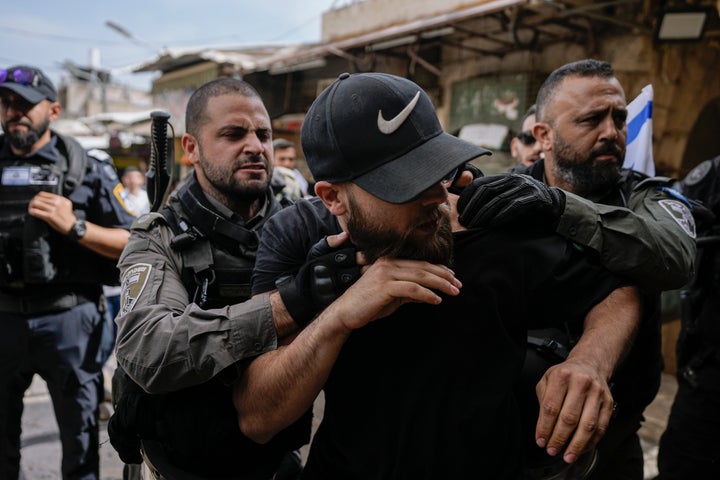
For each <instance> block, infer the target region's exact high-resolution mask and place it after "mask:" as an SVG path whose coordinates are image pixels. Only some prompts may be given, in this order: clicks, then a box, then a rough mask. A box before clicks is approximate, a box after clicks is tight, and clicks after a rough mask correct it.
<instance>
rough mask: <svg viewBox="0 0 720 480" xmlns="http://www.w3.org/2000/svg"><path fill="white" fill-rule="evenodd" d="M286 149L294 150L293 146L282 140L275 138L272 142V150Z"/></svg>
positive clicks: (289, 142) (288, 141)
mask: <svg viewBox="0 0 720 480" xmlns="http://www.w3.org/2000/svg"><path fill="white" fill-rule="evenodd" d="M286 148H295V144H294V143H292V142H291V141H290V140H285V139H284V138H276V139H275V140H273V150H285V149H286Z"/></svg>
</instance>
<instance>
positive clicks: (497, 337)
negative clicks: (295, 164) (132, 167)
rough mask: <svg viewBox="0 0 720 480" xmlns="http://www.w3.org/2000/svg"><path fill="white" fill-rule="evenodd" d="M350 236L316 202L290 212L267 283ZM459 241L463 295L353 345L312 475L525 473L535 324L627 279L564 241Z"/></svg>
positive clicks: (334, 375) (273, 240) (258, 281)
mask: <svg viewBox="0 0 720 480" xmlns="http://www.w3.org/2000/svg"><path fill="white" fill-rule="evenodd" d="M338 231H339V229H338V227H337V223H336V222H335V220H334V218H333V217H332V216H331V215H330V214H329V212H327V211H326V210H325V208H324V206H323V205H322V203H321V202H319V201H318V200H316V199H313V200H311V201H300V202H298V203H297V204H296V205H295V206H293V207H290V208H288V209H285V210H284V211H282V212H280V213H278V214H277V215H276V216H275V217H273V218H271V219H270V220H269V221H268V223H267V224H266V226H265V230H264V234H263V238H262V241H261V246H260V248H259V251H258V258H257V262H256V270H255V276H254V285H255V286H254V287H253V289H254V291H256V292H259V291H262V290H263V289H267V287H268V286H270V288H272V279H273V277H276V276H278V275H279V274H282V273H287V272H291V271H293V270H297V268H298V267H299V265H300V264H302V263H303V261H304V253H303V250H304V249H305V247H306V246H308V245H312V244H314V243H315V242H316V241H317V240H318V239H319V238H321V237H322V235H326V234H328V233H337V232H338ZM299 232H302V233H303V235H299ZM300 236H301V237H303V239H302V240H300V239H299V238H298V237H300ZM454 238H455V252H456V253H455V258H456V262H455V264H454V265H453V269H454V271H455V273H456V276H457V278H458V279H460V280H461V281H462V282H463V288H462V291H461V294H460V295H459V296H457V297H445V298H443V302H442V303H441V304H440V305H437V306H431V305H424V304H406V305H404V306H402V307H401V308H400V309H398V310H397V311H396V312H395V313H394V314H393V315H391V316H390V317H387V318H384V319H381V320H378V321H376V322H373V323H371V324H369V325H367V326H366V327H364V328H362V329H359V330H357V331H355V332H353V334H352V335H351V336H350V338H349V339H348V341H347V342H346V344H345V345H344V347H343V349H342V352H341V353H340V356H339V358H338V360H337V362H336V364H335V366H334V368H333V370H332V372H331V374H330V377H329V379H328V381H327V383H326V385H325V388H324V391H325V413H324V418H323V421H322V424H321V425H320V427H319V429H318V431H317V433H316V435H315V437H314V440H313V443H312V447H311V451H310V456H309V459H308V463H307V466H306V468H305V472H304V474H303V478H308V479H319V478H327V479H339V478H342V479H353V478H357V479H363V480H365V479H380V478H382V479H389V478H392V479H421V478H428V479H440V478H473V477H476V476H477V475H478V474H480V473H481V474H482V476H483V477H484V478H493V479H505V478H507V479H511V478H512V479H516V478H520V475H521V468H522V458H521V457H522V451H523V446H522V435H521V433H520V432H521V426H520V421H519V418H518V417H519V412H518V406H517V404H516V401H515V395H514V391H513V389H514V386H515V382H516V381H517V379H518V376H519V373H520V369H521V367H522V363H523V359H524V355H525V343H526V332H527V327H528V326H529V325H530V326H535V325H545V324H548V323H549V324H552V325H558V324H559V323H560V322H562V321H563V319H567V318H583V317H584V316H585V314H586V313H587V312H588V311H589V310H590V309H591V308H592V306H593V305H594V304H596V303H597V302H598V301H600V300H601V299H602V298H604V297H605V296H606V295H607V294H608V293H609V292H610V291H612V290H613V289H614V288H616V287H618V286H619V285H620V284H621V283H622V282H621V281H620V280H619V279H617V278H615V277H614V276H612V275H610V274H609V273H608V272H607V271H605V270H604V269H602V268H601V267H599V266H597V265H594V264H592V263H590V262H589V261H588V259H587V257H586V256H585V255H584V254H583V252H582V251H580V250H579V249H578V248H577V247H576V246H574V245H573V244H571V243H570V242H567V241H565V240H564V239H562V238H561V237H559V236H549V237H547V236H540V235H539V234H528V235H526V236H521V235H519V234H509V233H506V232H493V231H487V230H473V231H467V232H459V233H456V234H455V236H454ZM304 251H305V252H307V250H304Z"/></svg>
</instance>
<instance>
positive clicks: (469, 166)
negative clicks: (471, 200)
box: [448, 163, 483, 195]
mask: <svg viewBox="0 0 720 480" xmlns="http://www.w3.org/2000/svg"><path fill="white" fill-rule="evenodd" d="M466 170H467V171H468V172H470V173H472V177H473V180H475V179H476V178H478V177H482V176H483V173H482V171H481V170H480V169H479V168H478V167H476V166H475V165H473V164H471V163H466V164H465V165H463V166H462V168H461V169H460V171H459V172H458V174H457V176H458V177H459V176H460V175H461V174H462V172H464V171H466ZM464 189H465V187H458V186H457V185H456V184H455V182H453V183H452V185H450V188H448V192H450V193H452V194H455V195H460V194H461V193H462V191H463V190H464Z"/></svg>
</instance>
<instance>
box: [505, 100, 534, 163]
mask: <svg viewBox="0 0 720 480" xmlns="http://www.w3.org/2000/svg"><path fill="white" fill-rule="evenodd" d="M535 111H536V107H535V105H531V106H530V108H528V110H527V112H525V115H524V116H523V119H522V123H521V129H520V132H519V133H518V134H517V135H515V136H514V137H513V139H512V140H511V141H510V155H512V158H514V159H515V160H516V161H517V162H518V164H519V166H520V167H529V166H530V165H532V164H533V163H535V162H536V161H538V160H539V159H540V157H541V150H540V144H539V143H537V141H536V140H535V137H534V136H533V132H532V130H533V127H534V126H535Z"/></svg>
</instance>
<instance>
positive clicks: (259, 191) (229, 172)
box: [199, 147, 272, 204]
mask: <svg viewBox="0 0 720 480" xmlns="http://www.w3.org/2000/svg"><path fill="white" fill-rule="evenodd" d="M199 153H200V169H201V170H202V171H203V173H204V174H205V178H207V179H208V181H209V182H210V183H211V184H212V186H213V187H214V188H215V189H216V190H217V191H218V193H220V194H221V195H222V196H224V197H225V198H226V199H227V201H228V202H231V204H234V203H245V202H254V201H255V200H257V199H259V198H263V197H264V196H265V195H266V192H267V189H268V186H269V184H270V178H271V177H272V165H270V164H269V162H267V161H266V160H265V158H263V157H262V156H258V157H255V158H253V157H249V158H246V159H245V160H236V161H235V162H234V163H233V164H232V165H228V166H218V165H216V164H214V163H213V162H211V161H210V160H208V159H207V157H205V155H204V154H203V150H202V147H200V148H199ZM245 163H263V164H264V165H265V168H266V172H265V173H266V175H265V176H266V178H265V181H264V182H262V184H257V183H256V182H253V183H246V182H243V181H240V180H238V179H237V178H236V177H235V175H234V173H235V171H236V170H237V169H238V168H239V167H240V166H241V165H243V164H245Z"/></svg>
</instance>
